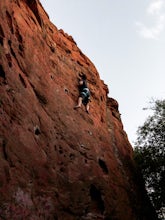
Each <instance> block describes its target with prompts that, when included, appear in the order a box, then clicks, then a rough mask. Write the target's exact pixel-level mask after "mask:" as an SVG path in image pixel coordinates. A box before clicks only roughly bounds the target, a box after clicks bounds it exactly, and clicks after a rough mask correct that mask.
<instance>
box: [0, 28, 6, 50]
mask: <svg viewBox="0 0 165 220" xmlns="http://www.w3.org/2000/svg"><path fill="white" fill-rule="evenodd" d="M4 37H5V35H4V32H3V29H2V26H1V25H0V44H1V46H3V38H4Z"/></svg>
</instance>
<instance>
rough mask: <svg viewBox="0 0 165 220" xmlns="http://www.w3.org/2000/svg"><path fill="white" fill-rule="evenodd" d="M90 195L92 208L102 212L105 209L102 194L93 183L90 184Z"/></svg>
mask: <svg viewBox="0 0 165 220" xmlns="http://www.w3.org/2000/svg"><path fill="white" fill-rule="evenodd" d="M90 196H91V201H92V205H93V207H92V208H93V209H94V210H99V211H100V213H101V214H103V212H104V210H105V206H104V201H103V199H102V195H101V192H100V190H99V189H97V188H96V186H95V185H93V184H92V185H91V186H90Z"/></svg>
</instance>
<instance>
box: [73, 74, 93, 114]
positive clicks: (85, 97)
mask: <svg viewBox="0 0 165 220" xmlns="http://www.w3.org/2000/svg"><path fill="white" fill-rule="evenodd" d="M78 88H79V97H78V104H77V105H76V106H75V107H74V109H77V108H81V105H82V104H83V105H84V106H85V109H86V112H87V113H88V114H89V101H90V90H89V88H88V86H87V77H86V75H85V74H84V73H81V74H79V85H78Z"/></svg>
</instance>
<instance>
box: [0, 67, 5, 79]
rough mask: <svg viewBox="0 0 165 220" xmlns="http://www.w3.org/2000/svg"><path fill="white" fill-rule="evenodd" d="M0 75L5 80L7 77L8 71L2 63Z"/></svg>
mask: <svg viewBox="0 0 165 220" xmlns="http://www.w3.org/2000/svg"><path fill="white" fill-rule="evenodd" d="M0 77H1V78H3V79H4V80H5V79H6V73H5V71H4V69H3V66H2V65H1V64H0Z"/></svg>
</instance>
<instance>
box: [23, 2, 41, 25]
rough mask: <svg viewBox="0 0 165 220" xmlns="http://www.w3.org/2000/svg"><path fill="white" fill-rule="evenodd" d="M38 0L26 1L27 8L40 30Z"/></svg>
mask: <svg viewBox="0 0 165 220" xmlns="http://www.w3.org/2000/svg"><path fill="white" fill-rule="evenodd" d="M37 1H38V0H26V3H27V5H28V6H29V8H30V9H31V11H32V12H33V14H34V16H35V17H36V19H37V21H38V23H39V25H40V26H41V28H42V18H41V16H40V13H39V10H38V3H37Z"/></svg>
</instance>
